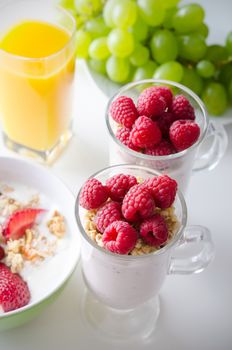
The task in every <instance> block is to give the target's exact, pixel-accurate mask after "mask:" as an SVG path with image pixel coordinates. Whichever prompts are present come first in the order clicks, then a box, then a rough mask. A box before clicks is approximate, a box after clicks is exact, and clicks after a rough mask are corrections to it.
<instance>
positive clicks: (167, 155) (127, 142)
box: [106, 82, 206, 191]
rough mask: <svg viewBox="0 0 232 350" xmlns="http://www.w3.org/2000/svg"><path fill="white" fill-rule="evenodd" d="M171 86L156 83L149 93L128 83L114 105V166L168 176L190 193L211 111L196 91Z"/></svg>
mask: <svg viewBox="0 0 232 350" xmlns="http://www.w3.org/2000/svg"><path fill="white" fill-rule="evenodd" d="M170 84H171V85H167V84H166V85H157V83H155V82H154V83H153V85H152V86H149V87H147V88H145V89H144V82H141V83H140V82H138V83H133V84H128V85H126V86H125V87H124V88H122V90H121V91H119V93H118V94H117V95H116V96H115V97H113V99H112V100H111V101H110V102H109V104H108V108H107V113H106V122H107V127H108V131H109V134H110V137H111V138H110V154H109V155H110V164H111V165H114V164H138V165H143V166H147V167H149V168H153V169H155V170H157V171H159V172H162V173H167V174H168V175H170V176H171V177H173V178H174V179H175V180H176V181H177V182H178V184H179V187H180V189H181V190H182V191H184V190H185V189H186V185H187V182H188V180H189V176H190V173H191V170H192V167H193V162H194V158H195V154H196V146H197V145H198V144H199V142H200V140H201V138H202V137H203V134H204V133H205V128H206V122H205V111H204V107H203V106H201V102H200V101H198V100H194V98H196V99H198V98H197V97H196V96H194V95H192V96H191V91H190V90H186V91H185V90H184V89H186V88H185V87H182V88H181V86H179V85H178V84H177V85H178V86H175V84H174V83H173V85H172V83H171V82H170ZM142 87H143V90H142V91H141V88H142ZM174 91H175V93H174Z"/></svg>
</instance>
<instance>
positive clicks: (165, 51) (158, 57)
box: [150, 29, 178, 63]
mask: <svg viewBox="0 0 232 350" xmlns="http://www.w3.org/2000/svg"><path fill="white" fill-rule="evenodd" d="M150 47H151V53H152V57H153V58H154V60H155V61H157V62H158V63H165V62H168V61H174V60H175V59H176V57H177V55H178V45H177V40H176V37H175V35H174V34H173V33H172V32H171V31H169V30H167V29H161V30H158V31H156V32H155V34H154V35H153V37H152V38H151V42H150Z"/></svg>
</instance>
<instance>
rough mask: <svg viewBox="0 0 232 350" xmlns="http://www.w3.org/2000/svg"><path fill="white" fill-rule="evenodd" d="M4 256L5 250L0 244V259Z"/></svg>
mask: <svg viewBox="0 0 232 350" xmlns="http://www.w3.org/2000/svg"><path fill="white" fill-rule="evenodd" d="M4 258H5V250H4V249H3V247H2V246H1V245H0V261H1V260H2V259H4Z"/></svg>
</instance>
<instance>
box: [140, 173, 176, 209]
mask: <svg viewBox="0 0 232 350" xmlns="http://www.w3.org/2000/svg"><path fill="white" fill-rule="evenodd" d="M143 185H144V186H145V187H146V188H148V190H149V191H150V193H151V194H152V196H153V198H154V200H155V203H156V205H157V207H159V208H161V209H166V208H169V207H170V206H171V205H172V204H173V202H174V200H175V197H176V191H177V182H176V181H175V180H174V179H171V178H170V177H169V176H168V175H160V176H155V177H152V178H150V179H148V180H145V181H144V182H143Z"/></svg>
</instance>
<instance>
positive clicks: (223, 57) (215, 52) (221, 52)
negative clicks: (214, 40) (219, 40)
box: [205, 45, 228, 64]
mask: <svg viewBox="0 0 232 350" xmlns="http://www.w3.org/2000/svg"><path fill="white" fill-rule="evenodd" d="M205 59H206V60H209V61H211V62H213V63H215V64H221V63H222V62H224V61H227V59H228V52H227V50H226V48H225V47H224V46H222V45H210V46H208V48H207V52H206V55H205Z"/></svg>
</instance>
